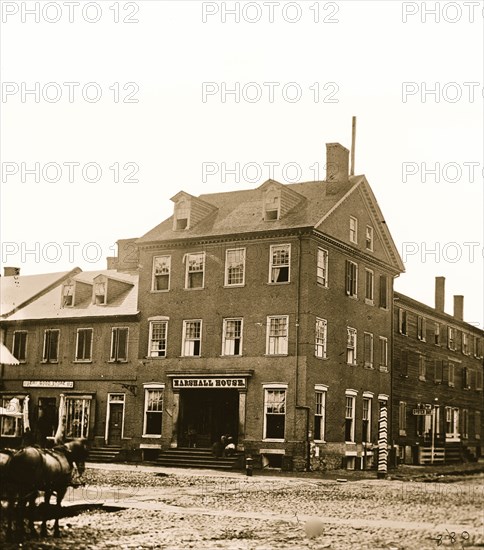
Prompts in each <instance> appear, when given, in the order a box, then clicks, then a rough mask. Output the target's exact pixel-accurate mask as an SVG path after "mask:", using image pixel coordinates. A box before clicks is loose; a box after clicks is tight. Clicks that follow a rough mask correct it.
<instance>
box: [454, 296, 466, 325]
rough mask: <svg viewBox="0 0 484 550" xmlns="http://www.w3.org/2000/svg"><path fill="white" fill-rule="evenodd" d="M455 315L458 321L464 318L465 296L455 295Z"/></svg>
mask: <svg viewBox="0 0 484 550" xmlns="http://www.w3.org/2000/svg"><path fill="white" fill-rule="evenodd" d="M454 317H455V318H456V319H457V320H458V321H463V320H464V296H454Z"/></svg>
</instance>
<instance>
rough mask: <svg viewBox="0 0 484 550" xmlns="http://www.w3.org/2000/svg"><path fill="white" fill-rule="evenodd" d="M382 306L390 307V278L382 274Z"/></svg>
mask: <svg viewBox="0 0 484 550" xmlns="http://www.w3.org/2000/svg"><path fill="white" fill-rule="evenodd" d="M380 307H382V308H384V309H387V307H388V278H387V276H386V275H380Z"/></svg>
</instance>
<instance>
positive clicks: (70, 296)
mask: <svg viewBox="0 0 484 550" xmlns="http://www.w3.org/2000/svg"><path fill="white" fill-rule="evenodd" d="M73 305H74V283H71V282H69V283H65V285H64V286H63V287H62V307H72V306H73Z"/></svg>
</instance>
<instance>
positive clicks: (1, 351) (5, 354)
mask: <svg viewBox="0 0 484 550" xmlns="http://www.w3.org/2000/svg"><path fill="white" fill-rule="evenodd" d="M0 363H2V364H4V365H19V364H20V361H19V360H18V359H16V358H15V357H14V356H13V355H12V354H11V353H10V351H9V350H8V348H7V346H5V344H0Z"/></svg>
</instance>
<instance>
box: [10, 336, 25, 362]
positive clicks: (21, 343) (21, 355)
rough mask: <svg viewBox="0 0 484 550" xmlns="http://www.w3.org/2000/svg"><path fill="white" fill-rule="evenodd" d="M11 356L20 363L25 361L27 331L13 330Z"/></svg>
mask: <svg viewBox="0 0 484 550" xmlns="http://www.w3.org/2000/svg"><path fill="white" fill-rule="evenodd" d="M13 356H14V357H15V358H16V359H18V360H19V361H20V362H21V363H25V361H26V360H27V331H26V330H15V331H14V333H13Z"/></svg>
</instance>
